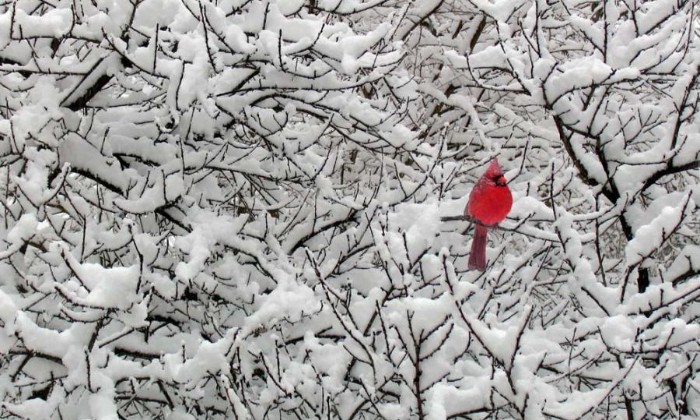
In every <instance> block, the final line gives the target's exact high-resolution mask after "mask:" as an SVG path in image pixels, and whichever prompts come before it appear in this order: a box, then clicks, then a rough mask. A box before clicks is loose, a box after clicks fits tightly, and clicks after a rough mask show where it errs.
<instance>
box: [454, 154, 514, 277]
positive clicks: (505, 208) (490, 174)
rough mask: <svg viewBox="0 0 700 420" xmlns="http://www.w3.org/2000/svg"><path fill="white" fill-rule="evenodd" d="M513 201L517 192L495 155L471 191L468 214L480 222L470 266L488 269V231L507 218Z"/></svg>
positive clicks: (477, 223)
mask: <svg viewBox="0 0 700 420" xmlns="http://www.w3.org/2000/svg"><path fill="white" fill-rule="evenodd" d="M512 205H513V196H512V195H511V194H510V188H508V184H506V179H505V177H504V176H503V171H502V170H501V166H500V165H499V164H498V159H495V158H494V159H493V160H492V161H491V164H490V165H489V167H488V168H487V169H486V172H485V173H484V174H483V175H482V176H481V178H480V179H479V181H478V182H477V183H476V185H475V186H474V189H473V190H472V192H471V194H469V202H468V203H467V207H466V208H465V209H464V213H465V215H467V216H469V217H471V218H472V219H473V220H474V222H475V223H476V230H475V232H474V240H473V241H472V250H471V253H470V254H469V268H470V269H477V270H480V271H484V269H486V241H487V239H486V235H487V234H488V232H489V229H488V226H495V225H497V224H498V223H500V222H501V221H502V220H503V219H505V218H506V216H507V215H508V212H509V211H510V207H511V206H512Z"/></svg>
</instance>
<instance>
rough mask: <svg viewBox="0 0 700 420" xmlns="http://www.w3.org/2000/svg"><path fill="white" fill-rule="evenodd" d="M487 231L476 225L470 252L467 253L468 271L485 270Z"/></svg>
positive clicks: (482, 226) (484, 227) (483, 227)
mask: <svg viewBox="0 0 700 420" xmlns="http://www.w3.org/2000/svg"><path fill="white" fill-rule="evenodd" d="M488 233H489V229H488V228H487V227H486V226H484V225H481V224H478V223H477V224H476V229H474V240H473V241H472V250H471V252H470V253H469V269H470V270H473V269H476V270H479V271H484V270H485V269H486V242H487V241H488V239H487V237H486V236H487V235H488Z"/></svg>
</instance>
